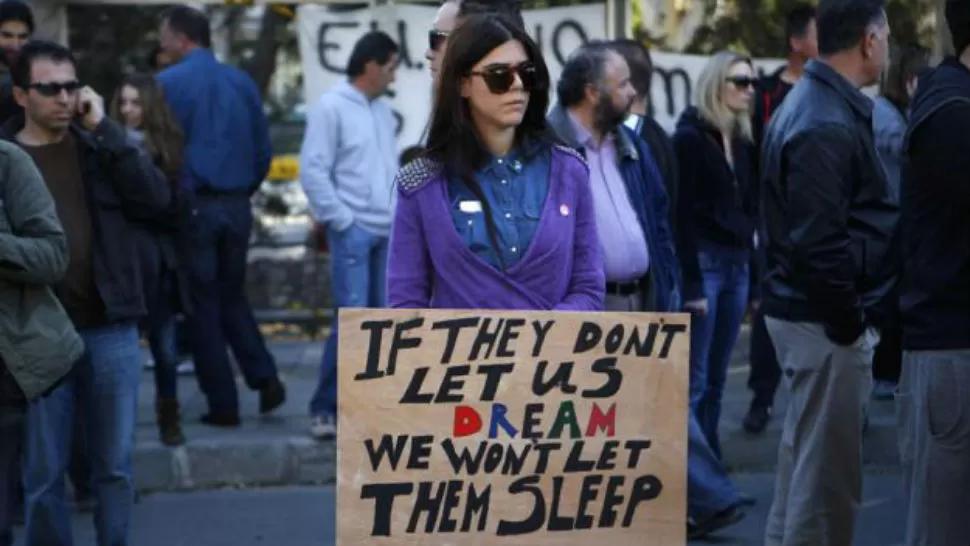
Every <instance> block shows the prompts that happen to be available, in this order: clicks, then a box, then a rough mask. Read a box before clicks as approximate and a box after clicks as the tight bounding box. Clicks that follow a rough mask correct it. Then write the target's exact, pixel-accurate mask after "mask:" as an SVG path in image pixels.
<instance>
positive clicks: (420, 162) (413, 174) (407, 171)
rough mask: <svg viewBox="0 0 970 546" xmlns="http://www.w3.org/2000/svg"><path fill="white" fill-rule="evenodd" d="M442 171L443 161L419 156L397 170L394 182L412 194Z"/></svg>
mask: <svg viewBox="0 0 970 546" xmlns="http://www.w3.org/2000/svg"><path fill="white" fill-rule="evenodd" d="M440 172H441V163H439V162H437V161H435V160H433V159H430V158H427V157H419V158H417V159H415V160H414V161H411V162H410V163H408V164H407V165H405V166H403V167H401V168H400V169H399V170H398V171H397V176H396V177H394V184H395V185H396V186H397V187H398V188H400V189H401V191H402V192H403V193H404V194H405V195H410V194H412V193H414V192H416V191H417V190H419V189H420V188H422V187H424V185H425V184H427V183H428V182H430V181H431V180H432V179H434V177H435V175H437V174H438V173H440Z"/></svg>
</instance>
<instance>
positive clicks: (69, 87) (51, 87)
mask: <svg viewBox="0 0 970 546" xmlns="http://www.w3.org/2000/svg"><path fill="white" fill-rule="evenodd" d="M27 88H28V89H34V90H35V91H37V92H38V93H40V94H41V95H43V96H45V97H56V96H57V95H60V94H61V91H67V94H68V95H73V94H74V93H75V92H77V90H78V89H80V88H81V82H79V81H77V80H74V81H69V82H45V83H32V84H30V85H28V86H27Z"/></svg>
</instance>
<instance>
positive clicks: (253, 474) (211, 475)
mask: <svg viewBox="0 0 970 546" xmlns="http://www.w3.org/2000/svg"><path fill="white" fill-rule="evenodd" d="M336 473H337V450H336V444H335V443H334V442H318V441H316V440H313V439H311V438H308V437H298V436H294V437H288V438H287V437H284V438H279V439H273V440H265V441H254V440H252V439H245V438H239V439H219V440H197V441H193V442H191V443H189V444H186V445H183V446H179V447H176V448H170V447H166V446H164V445H162V444H160V443H158V442H155V443H142V444H140V445H138V446H137V448H136V450H135V487H136V488H137V490H138V491H140V492H156V491H185V490H192V489H212V488H218V487H255V486H271V485H321V484H331V483H334V480H335V479H336Z"/></svg>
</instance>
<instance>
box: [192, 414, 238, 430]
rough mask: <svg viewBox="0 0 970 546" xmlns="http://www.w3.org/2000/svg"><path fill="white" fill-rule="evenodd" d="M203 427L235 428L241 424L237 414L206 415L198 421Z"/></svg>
mask: <svg viewBox="0 0 970 546" xmlns="http://www.w3.org/2000/svg"><path fill="white" fill-rule="evenodd" d="M199 420H200V421H201V422H202V424H203V425H209V426H210V427H222V428H236V427H238V426H239V425H241V424H242V421H240V419H239V414H238V413H211V412H210V413H207V414H205V415H203V416H202V418H201V419H199Z"/></svg>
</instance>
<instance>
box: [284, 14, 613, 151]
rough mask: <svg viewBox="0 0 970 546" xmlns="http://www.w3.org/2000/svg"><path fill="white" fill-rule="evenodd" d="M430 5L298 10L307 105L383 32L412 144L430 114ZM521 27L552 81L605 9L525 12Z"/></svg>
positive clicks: (595, 29) (404, 130) (594, 35)
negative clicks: (393, 56) (396, 55)
mask: <svg viewBox="0 0 970 546" xmlns="http://www.w3.org/2000/svg"><path fill="white" fill-rule="evenodd" d="M437 10H438V8H437V7H435V6H419V5H409V4H403V5H388V6H381V7H377V8H372V9H363V10H355V11H351V12H342V13H340V12H332V11H330V10H329V9H328V8H327V7H326V6H302V7H300V8H299V12H298V16H297V17H298V21H299V28H300V56H301V58H302V60H303V89H304V93H305V95H304V96H305V98H306V103H307V106H308V107H311V106H312V105H313V104H314V103H316V101H317V99H319V97H320V95H321V94H322V93H323V92H324V91H326V90H327V89H329V88H330V87H332V86H333V85H334V84H336V83H337V82H339V81H340V80H341V79H342V78H344V77H345V76H344V74H343V71H344V69H345V67H346V66H347V59H348V58H349V57H350V52H351V50H352V49H353V47H354V44H355V43H356V42H357V40H358V39H359V38H360V37H361V36H362V35H363V34H364V33H365V32H367V31H369V30H371V29H372V28H379V29H381V30H384V31H385V32H387V33H388V34H389V35H390V36H391V37H392V38H393V39H394V41H395V42H397V44H398V46H399V47H400V48H401V55H400V57H401V61H400V65H399V66H398V71H397V82H396V83H395V84H394V85H393V86H392V90H391V103H392V106H393V108H394V112H395V116H396V117H397V119H398V122H399V127H398V147H399V148H402V149H403V148H405V147H407V146H412V145H415V144H417V143H418V142H419V141H420V140H421V136H422V134H423V132H424V130H425V126H426V125H427V122H428V116H429V113H430V110H431V72H430V71H429V70H428V67H427V61H426V60H425V58H424V54H425V51H427V47H428V45H427V44H428V30H429V29H430V28H431V24H432V22H433V21H434V16H435V12H436V11H437ZM523 18H524V19H525V22H526V26H527V28H528V29H529V31H530V33H531V35H532V37H533V38H534V39H536V41H537V43H538V44H539V47H540V48H541V49H542V52H543V55H544V57H545V59H546V62H547V64H548V65H549V71H550V73H551V76H552V78H553V82H555V81H556V80H557V79H558V78H559V73H560V71H561V69H562V64H563V62H564V61H565V60H566V58H567V57H568V55H569V53H571V52H572V51H573V50H574V49H576V48H577V47H578V46H580V45H582V44H583V43H585V42H586V41H589V40H593V39H603V38H605V37H606V30H605V29H606V22H605V21H606V6H605V4H601V5H585V6H574V7H568V8H555V9H546V10H535V11H526V12H524V13H523Z"/></svg>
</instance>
